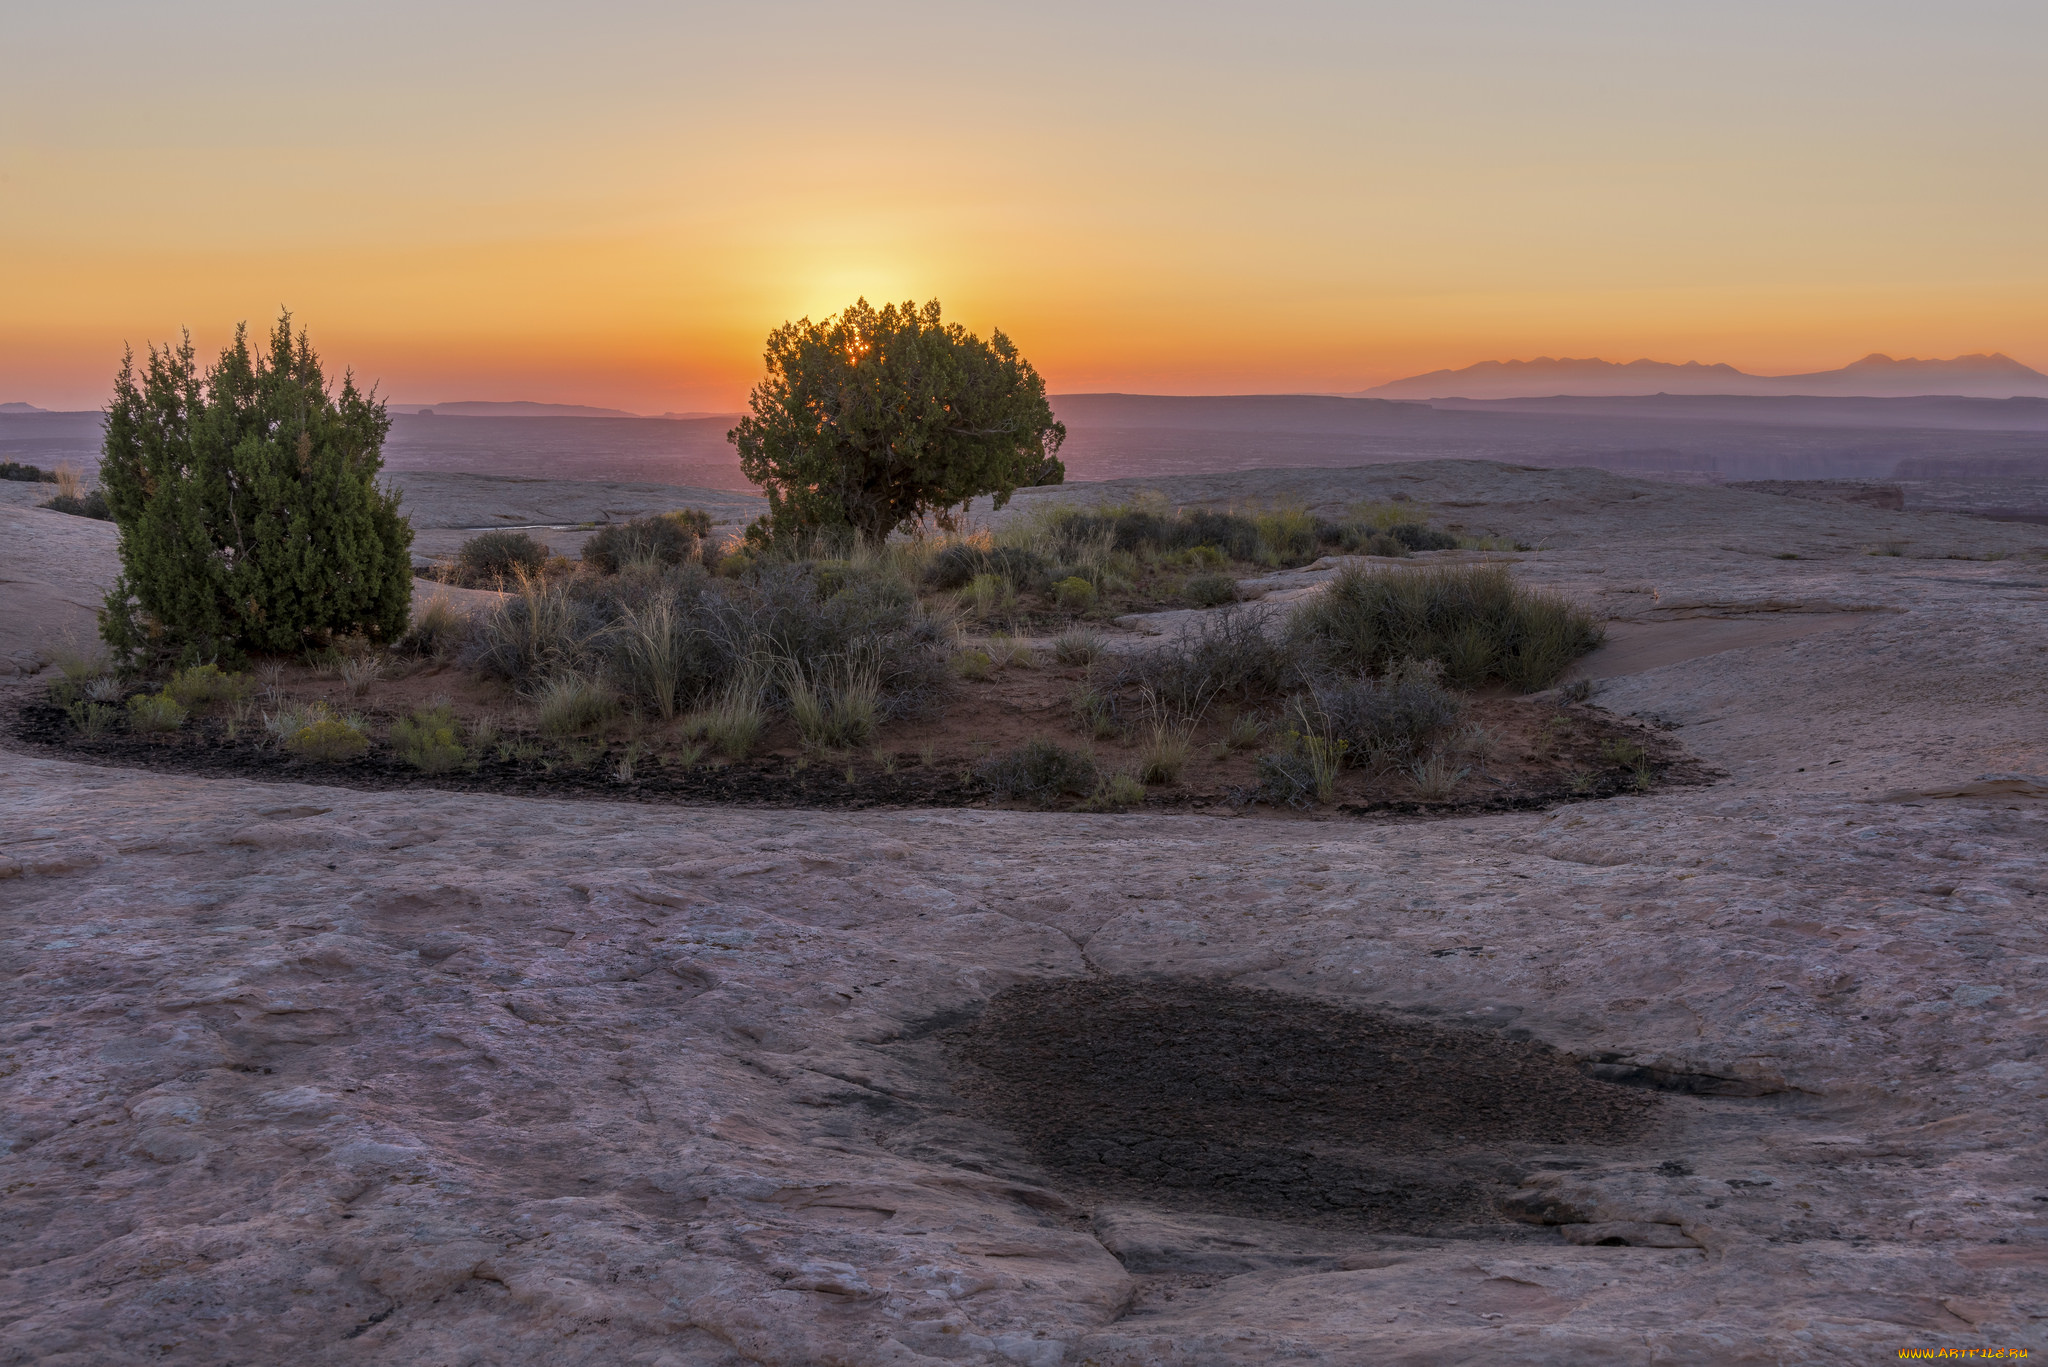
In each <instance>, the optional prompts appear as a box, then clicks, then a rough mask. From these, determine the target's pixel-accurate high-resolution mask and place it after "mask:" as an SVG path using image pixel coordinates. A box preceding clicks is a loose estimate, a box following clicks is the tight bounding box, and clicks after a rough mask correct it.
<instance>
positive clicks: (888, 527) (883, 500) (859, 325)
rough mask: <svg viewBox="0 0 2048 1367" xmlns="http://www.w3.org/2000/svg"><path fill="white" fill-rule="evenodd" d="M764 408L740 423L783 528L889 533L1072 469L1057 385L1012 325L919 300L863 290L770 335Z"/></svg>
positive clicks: (745, 457)
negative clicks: (872, 296)
mask: <svg viewBox="0 0 2048 1367" xmlns="http://www.w3.org/2000/svg"><path fill="white" fill-rule="evenodd" d="M766 361H767V367H768V374H767V377H766V378H765V379H763V380H762V381H761V383H759V384H758V385H756V386H755V387H754V392H753V394H752V395H751V396H750V398H749V400H748V407H749V408H750V409H751V410H752V412H751V413H750V414H749V415H748V416H747V417H744V418H742V419H741V420H740V423H739V425H738V426H737V427H735V428H733V429H732V431H731V432H729V433H727V434H726V435H727V440H729V441H731V442H732V443H733V445H734V446H736V447H737V448H738V449H739V453H740V469H741V471H742V472H743V473H744V474H745V475H746V477H747V478H748V479H750V480H752V481H753V482H754V483H755V484H757V485H759V486H760V487H761V489H762V491H763V492H764V493H765V494H766V495H767V496H768V526H769V528H770V530H771V531H772V532H773V533H774V534H776V535H778V536H779V535H785V534H789V533H802V532H805V531H811V530H816V529H824V528H833V527H845V528H850V529H852V530H853V531H854V532H855V533H856V534H858V535H859V536H860V537H861V538H862V539H864V540H867V541H871V542H872V541H880V540H882V539H884V538H886V537H887V536H888V535H889V533H890V532H892V531H895V530H896V529H897V528H899V527H901V526H904V525H905V524H906V523H910V522H914V521H916V520H918V519H920V518H922V517H924V516H926V515H927V514H937V515H938V516H940V517H941V518H943V517H945V516H946V515H947V514H948V513H949V511H950V510H952V509H955V508H958V507H961V506H963V505H965V504H966V503H967V501H968V500H969V499H972V498H977V497H979V496H981V495H984V494H992V495H994V497H995V504H996V506H997V507H998V508H1000V507H1002V506H1003V504H1004V503H1006V502H1008V501H1009V497H1010V495H1011V494H1012V493H1014V492H1016V490H1018V489H1019V488H1022V487H1025V486H1027V485H1034V484H1058V483H1060V482H1061V481H1062V480H1063V479H1065V477H1066V467H1065V466H1063V465H1061V464H1060V461H1059V449H1060V444H1061V443H1062V442H1063V441H1065V440H1066V435H1067V429H1066V427H1065V426H1064V425H1062V424H1060V423H1058V422H1055V421H1054V420H1053V416H1052V406H1051V405H1050V404H1049V403H1047V402H1046V397H1045V381H1044V380H1042V379H1040V378H1039V376H1038V372H1037V371H1036V370H1033V369H1032V368H1031V363H1030V362H1029V361H1027V360H1025V359H1024V358H1023V357H1022V356H1020V355H1019V354H1018V353H1017V348H1016V347H1015V346H1014V345H1013V344H1012V343H1011V341H1010V339H1009V338H1008V337H1005V336H1004V335H1003V334H1002V333H1001V332H1000V331H996V332H992V333H991V334H990V335H989V340H988V341H986V342H984V341H982V340H981V339H980V338H979V337H976V336H975V335H974V334H973V333H970V332H968V331H967V330H966V329H965V328H963V327H961V326H960V325H959V324H958V323H947V322H946V321H945V320H944V318H943V317H942V316H941V312H940V308H939V302H938V300H936V299H934V300H932V301H931V302H930V303H928V304H926V305H924V307H922V308H919V307H918V306H917V305H915V304H913V303H907V302H906V303H904V304H901V305H897V304H889V305H886V306H884V307H883V308H882V309H881V310H880V311H879V312H877V311H876V310H875V309H874V308H872V307H870V306H869V304H868V302H867V300H865V299H862V300H860V301H859V302H858V303H856V304H854V306H853V307H851V308H849V309H846V310H845V311H843V312H841V313H838V314H835V315H833V316H832V317H829V318H827V319H825V321H824V322H822V323H813V322H812V321H811V320H810V319H808V318H805V319H802V320H800V321H798V322H795V323H785V324H783V325H782V326H781V327H779V328H777V329H775V331H774V332H772V333H770V334H769V336H768V348H767V356H766Z"/></svg>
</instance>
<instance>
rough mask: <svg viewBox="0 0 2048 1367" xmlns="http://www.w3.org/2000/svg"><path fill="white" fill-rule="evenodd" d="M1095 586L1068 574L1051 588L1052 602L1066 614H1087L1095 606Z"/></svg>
mask: <svg viewBox="0 0 2048 1367" xmlns="http://www.w3.org/2000/svg"><path fill="white" fill-rule="evenodd" d="M1097 596H1098V595H1097V594H1096V592H1095V585H1093V584H1091V583H1089V582H1088V581H1087V580H1086V579H1083V578H1082V577H1081V576H1080V575H1078V574H1070V575H1068V576H1067V577H1066V578H1065V579H1062V580H1060V582H1059V583H1057V584H1054V585H1053V586H1052V600H1053V602H1055V603H1057V604H1058V605H1059V606H1060V608H1061V609H1062V610H1063V611H1066V612H1087V611H1089V610H1090V609H1092V608H1093V607H1094V606H1095V603H1096V599H1097Z"/></svg>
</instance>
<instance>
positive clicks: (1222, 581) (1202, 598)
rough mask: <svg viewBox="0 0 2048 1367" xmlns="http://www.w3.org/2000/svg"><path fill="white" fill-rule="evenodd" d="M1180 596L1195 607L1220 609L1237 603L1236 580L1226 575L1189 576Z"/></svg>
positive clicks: (1232, 576)
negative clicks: (1228, 604) (1226, 604)
mask: <svg viewBox="0 0 2048 1367" xmlns="http://www.w3.org/2000/svg"><path fill="white" fill-rule="evenodd" d="M1180 594H1181V597H1183V598H1185V599H1186V600H1187V601H1188V602H1189V603H1191V604H1193V605H1194V606H1195V607H1198V608H1220V607H1222V606H1223V605H1224V604H1225V603H1235V602H1236V601H1237V579H1236V577H1235V576H1234V575H1228V574H1197V575H1191V576H1189V578H1188V581H1187V583H1185V584H1183V585H1182V586H1181V590H1180Z"/></svg>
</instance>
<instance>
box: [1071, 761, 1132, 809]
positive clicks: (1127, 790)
mask: <svg viewBox="0 0 2048 1367" xmlns="http://www.w3.org/2000/svg"><path fill="white" fill-rule="evenodd" d="M1144 804H1145V785H1144V784H1143V783H1141V782H1139V781H1138V777H1137V776H1136V775H1135V774H1128V773H1124V772H1122V771H1121V770H1119V771H1118V772H1116V773H1113V774H1104V775H1103V776H1102V777H1101V778H1100V779H1099V780H1098V781H1097V782H1096V785H1095V791H1094V792H1092V793H1090V794H1088V796H1087V798H1086V799H1085V800H1084V801H1083V802H1082V803H1081V804H1080V806H1079V807H1077V808H1076V810H1077V811H1083V812H1122V811H1128V810H1129V809H1131V808H1132V807H1142V806H1143V805H1144Z"/></svg>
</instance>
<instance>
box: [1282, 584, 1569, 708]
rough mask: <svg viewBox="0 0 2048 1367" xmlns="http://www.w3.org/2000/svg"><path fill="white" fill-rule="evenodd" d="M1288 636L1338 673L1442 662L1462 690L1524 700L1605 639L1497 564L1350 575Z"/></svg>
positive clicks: (1305, 612) (1302, 614) (1558, 600)
mask: <svg viewBox="0 0 2048 1367" xmlns="http://www.w3.org/2000/svg"><path fill="white" fill-rule="evenodd" d="M1289 631H1290V633H1291V635H1292V638H1293V640H1294V641H1295V643H1296V644H1297V645H1298V646H1300V647H1301V648H1302V649H1303V650H1304V651H1306V652H1307V654H1308V655H1309V656H1310V657H1311V658H1312V659H1313V661H1314V662H1315V663H1316V664H1318V665H1319V666H1321V667H1322V668H1323V669H1325V670H1329V671H1332V672H1336V671H1343V672H1349V673H1354V674H1356V673H1372V672H1377V671H1380V670H1383V669H1385V668H1387V667H1388V666H1390V665H1394V664H1398V663H1399V662H1400V661H1403V660H1410V659H1413V660H1435V661H1437V662H1438V663H1440V664H1442V665H1443V666H1444V673H1445V677H1446V678H1448V679H1449V680H1450V681H1451V682H1452V683H1454V684H1457V685H1459V686H1462V687H1476V686H1478V685H1481V684H1485V683H1488V682H1490V681H1492V680H1495V679H1500V680H1504V681H1506V682H1507V683H1509V684H1511V685H1513V686H1514V687H1516V688H1519V689H1522V690H1524V691H1529V690H1533V689H1538V688H1542V687H1544V686H1546V685H1547V684H1549V683H1551V682H1552V681H1553V680H1555V679H1556V678H1557V676H1558V675H1559V674H1562V673H1563V672H1564V671H1565V669H1567V668H1568V667H1569V666H1570V665H1571V663H1572V661H1573V660H1575V659H1577V658H1578V657H1579V656H1581V655H1583V654H1585V653H1586V652H1587V651H1589V650H1591V649H1593V648H1594V647H1595V646H1597V645H1598V644H1599V643H1600V639H1601V631H1600V627H1599V624H1598V623H1597V622H1595V621H1594V620H1593V618H1592V617H1591V616H1590V615H1589V614H1588V613H1586V612H1585V611H1583V610H1582V609H1580V608H1578V607H1575V606H1574V605H1573V604H1572V603H1570V602H1569V601H1568V600H1566V599H1564V598H1562V597H1560V596H1558V595H1556V594H1553V593H1546V592H1540V591H1536V590H1531V589H1524V588H1522V587H1520V586H1519V585H1517V584H1516V583H1515V582H1514V579H1513V578H1512V577H1511V576H1510V575H1509V574H1508V571H1507V569H1506V568H1505V567H1504V566H1500V565H1443V566H1436V567H1433V568H1430V569H1426V570H1396V569H1376V570H1368V569H1360V568H1357V567H1352V568H1347V569H1345V570H1342V571H1340V572H1339V573H1338V574H1337V576H1336V578H1335V579H1334V580H1333V581H1332V582H1331V584H1330V586H1329V587H1328V588H1327V589H1325V590H1324V591H1323V593H1321V594H1320V595H1318V596H1317V597H1315V598H1313V599H1311V600H1310V601H1308V602H1307V603H1304V604H1303V605H1302V606H1301V607H1299V608H1297V609H1295V612H1294V615H1293V617H1292V618H1291V619H1290V621H1289Z"/></svg>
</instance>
